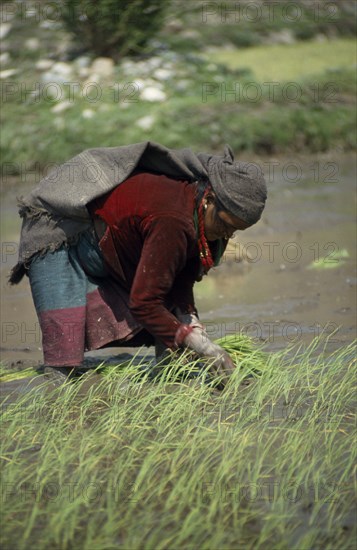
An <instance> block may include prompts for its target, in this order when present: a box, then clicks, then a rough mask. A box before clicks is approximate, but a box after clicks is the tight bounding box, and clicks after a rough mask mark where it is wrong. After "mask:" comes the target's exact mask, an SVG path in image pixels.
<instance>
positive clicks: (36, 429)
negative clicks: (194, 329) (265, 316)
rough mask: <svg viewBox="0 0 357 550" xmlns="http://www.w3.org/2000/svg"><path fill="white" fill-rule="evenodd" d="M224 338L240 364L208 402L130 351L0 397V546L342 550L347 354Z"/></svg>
mask: <svg viewBox="0 0 357 550" xmlns="http://www.w3.org/2000/svg"><path fill="white" fill-rule="evenodd" d="M226 344H227V348H229V349H230V352H231V353H235V354H236V356H237V362H238V363H239V361H240V364H241V366H238V368H237V373H235V375H233V376H232V380H231V381H230V383H229V384H227V386H226V388H225V390H224V391H223V392H218V391H216V390H215V389H214V388H212V387H210V386H209V385H207V384H205V383H200V382H199V381H198V379H197V378H195V379H184V380H181V381H180V382H179V383H178V381H177V377H176V375H177V372H179V370H180V368H181V367H183V364H182V363H181V362H180V357H179V356H177V357H176V358H175V364H171V365H163V370H164V375H163V376H162V377H158V378H157V379H156V378H155V379H154V380H150V377H149V375H148V372H147V370H145V369H143V368H141V367H144V366H145V365H146V366H147V365H150V364H151V363H150V361H151V360H152V359H151V358H149V357H147V358H145V357H143V358H141V359H140V360H139V356H137V357H136V360H137V362H136V361H132V364H130V365H126V366H125V367H123V366H120V365H118V367H117V368H115V367H111V368H108V369H106V368H105V369H104V370H102V374H100V375H98V374H97V373H94V374H93V373H89V374H88V376H87V375H85V376H83V377H82V379H79V380H78V381H76V382H75V383H74V384H66V385H65V386H64V387H63V388H60V389H59V388H57V389H51V388H50V384H49V383H48V382H43V378H41V377H38V376H37V377H36V376H35V377H34V378H33V380H34V381H36V382H37V384H36V385H35V384H33V385H32V386H29V388H30V387H31V389H29V391H27V392H23V393H21V394H20V395H19V396H18V399H17V400H15V401H14V400H11V399H10V398H8V399H6V396H5V393H4V392H3V398H4V399H5V402H4V407H3V409H2V418H1V420H2V442H1V445H2V448H1V452H0V456H1V460H2V464H3V467H2V507H1V525H2V531H1V543H2V545H3V546H4V547H5V548H9V547H12V548H19V549H22V548H23V549H25V548H29V547H35V546H36V548H39V549H45V548H61V549H62V548H63V549H72V548H83V549H88V550H89V549H90V550H93V549H97V550H99V549H102V548H120V547H122V548H133V549H135V548H138V549H139V548H158V549H162V550H163V549H166V548H185V549H186V548H188V549H194V548H205V549H210V548H213V547H214V548H237V547H244V548H254V549H255V548H257V549H258V550H263V549H265V548H274V549H275V548H278V549H286V548H292V549H294V550H297V549H299V550H300V549H306V550H308V549H310V548H316V549H319V548H321V549H322V548H323V549H324V548H328V549H330V550H333V549H335V548H353V544H354V541H355V535H354V531H353V517H354V514H353V510H354V494H355V493H354V489H355V487H354V463H355V452H354V446H353V438H354V427H355V424H354V422H355V397H354V392H353V382H354V381H355V379H356V374H355V372H356V371H355V365H354V363H353V361H354V351H355V347H354V345H353V344H350V345H347V346H344V347H343V348H341V349H339V350H334V351H330V348H329V344H328V342H327V343H326V345H323V342H322V341H321V339H320V340H318V341H314V342H312V343H311V345H310V346H308V347H307V348H303V347H302V346H300V348H293V347H291V348H288V349H285V350H281V351H278V352H273V353H269V352H267V351H266V350H263V349H261V348H260V347H255V346H254V345H253V343H252V342H248V341H245V343H244V342H243V344H244V346H245V347H244V346H243V345H242V342H241V343H240V344H239V343H238V342H234V340H233V339H232V338H231V337H230V338H229V339H228V341H227V342H226ZM222 345H223V342H222ZM227 348H226V349H227ZM238 357H239V359H238ZM249 361H250V364H251V366H252V367H253V366H254V363H255V364H258V366H259V372H260V374H259V376H254V377H252V378H251V379H250V383H249V384H247V385H244V384H243V383H242V382H244V375H243V371H244V364H246V365H248V364H249ZM186 365H187V363H186ZM175 369H176V370H175ZM31 380H32V379H31ZM41 380H42V382H41ZM91 380H92V381H91ZM3 387H4V388H6V383H4V384H3Z"/></svg>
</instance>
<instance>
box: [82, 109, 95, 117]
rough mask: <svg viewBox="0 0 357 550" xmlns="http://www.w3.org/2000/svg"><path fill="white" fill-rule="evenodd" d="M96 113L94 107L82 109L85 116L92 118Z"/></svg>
mask: <svg viewBox="0 0 357 550" xmlns="http://www.w3.org/2000/svg"><path fill="white" fill-rule="evenodd" d="M94 115H95V112H94V111H93V109H83V111H82V117H83V118H86V119H90V118H93V117H94Z"/></svg>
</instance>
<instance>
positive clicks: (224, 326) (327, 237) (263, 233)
mask: <svg viewBox="0 0 357 550" xmlns="http://www.w3.org/2000/svg"><path fill="white" fill-rule="evenodd" d="M263 168H264V171H265V174H266V177H267V180H268V188H269V198H268V202H267V206H266V209H265V212H264V215H263V218H262V220H261V221H260V222H259V223H258V224H257V225H256V226H254V227H253V228H250V229H248V230H247V231H245V232H240V233H239V235H237V237H236V238H235V239H233V240H232V241H231V243H230V247H229V249H228V250H227V252H226V254H225V256H224V258H223V262H222V264H221V266H220V267H219V268H216V269H214V270H213V272H211V273H210V275H209V276H208V277H205V278H204V280H203V281H202V282H201V283H198V284H197V285H196V287H195V296H196V305H197V307H198V310H199V312H200V317H201V320H202V321H203V322H204V323H205V324H206V327H207V331H208V333H209V334H210V336H211V337H212V338H213V339H214V338H219V337H222V336H224V335H225V334H232V333H235V332H244V333H246V334H248V335H250V336H251V337H252V338H253V339H255V340H256V341H257V342H259V343H261V342H265V343H266V345H267V347H268V349H272V350H273V349H279V348H283V347H284V346H286V345H290V344H299V343H301V342H302V343H308V342H310V341H311V340H312V338H314V337H315V336H318V335H322V338H325V341H326V342H327V346H328V349H334V348H336V347H340V346H343V345H345V344H346V343H348V342H351V341H352V340H353V339H354V338H355V335H356V312H355V306H354V304H355V303H356V282H357V277H356V270H355V266H356V255H355V254H356V253H355V231H354V212H355V200H356V198H355V183H354V182H355V157H354V155H352V154H350V155H348V154H343V155H342V154H329V155H321V156H319V157H304V158H296V157H294V158H293V159H292V158H285V157H284V158H279V159H269V161H268V160H267V161H265V162H264V163H263ZM35 183H36V182H35V181H30V180H28V181H26V182H23V181H22V182H21V181H19V179H18V178H14V177H12V178H9V177H8V178H6V179H5V180H4V181H3V182H2V191H1V197H2V211H1V241H2V242H1V279H2V283H1V319H2V322H1V329H2V330H1V349H0V358H1V363H2V364H3V365H5V366H6V367H8V368H9V369H12V370H16V369H24V368H28V367H29V366H33V367H34V368H36V369H41V362H42V347H41V332H40V328H39V324H38V320H37V317H36V312H35V309H34V306H33V303H32V298H31V290H30V287H29V283H28V280H27V279H26V278H25V279H24V280H23V281H22V282H21V283H20V284H19V285H17V286H12V287H11V286H9V285H8V283H7V277H8V274H9V271H10V269H11V267H12V266H13V265H14V264H15V263H16V258H17V248H18V240H19V230H20V223H21V221H20V218H19V217H18V214H17V206H16V197H17V196H19V195H22V194H26V193H28V192H29V191H30V190H31V188H32V187H33V186H34V185H35ZM136 351H137V350H133V349H131V348H125V349H123V348H120V349H119V348H118V355H120V354H123V352H124V353H125V352H126V353H128V354H129V356H131V355H132V354H133V352H134V353H135V352H136ZM117 359H118V357H117V356H116V352H115V349H113V348H108V349H107V350H99V351H97V352H89V353H88V354H87V358H86V361H87V364H88V365H89V366H93V365H98V364H100V363H101V362H103V361H108V360H109V361H115V360H117ZM39 373H40V370H39ZM31 383H35V382H31ZM8 384H13V386H14V387H16V384H15V383H12V382H11V383H9V382H8V383H6V386H7V388H8V389H10V388H9V386H8ZM24 384H25V383H24V382H21V384H19V388H23V387H25V386H24ZM26 387H27V388H28V386H26ZM28 389H29V388H28ZM19 391H20V392H22V391H23V389H19ZM27 391H28V390H27Z"/></svg>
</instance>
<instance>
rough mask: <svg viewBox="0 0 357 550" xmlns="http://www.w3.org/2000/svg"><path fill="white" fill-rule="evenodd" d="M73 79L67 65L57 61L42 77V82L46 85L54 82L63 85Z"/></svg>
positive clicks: (71, 71) (69, 66)
mask: <svg viewBox="0 0 357 550" xmlns="http://www.w3.org/2000/svg"><path fill="white" fill-rule="evenodd" d="M72 77H73V70H72V67H71V65H70V64H69V63H64V62H62V61H59V62H58V63H55V64H54V65H52V67H51V69H50V70H49V71H47V72H45V73H44V74H43V75H42V81H43V82H44V83H45V84H47V83H50V82H55V83H57V84H63V83H64V82H68V81H70V79H71V78H72Z"/></svg>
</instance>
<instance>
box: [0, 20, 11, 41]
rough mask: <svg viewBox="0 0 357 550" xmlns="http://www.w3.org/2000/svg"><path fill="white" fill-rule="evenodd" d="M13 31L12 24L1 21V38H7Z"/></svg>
mask: <svg viewBox="0 0 357 550" xmlns="http://www.w3.org/2000/svg"><path fill="white" fill-rule="evenodd" d="M10 31H11V24H10V23H1V24H0V40H2V39H3V38H5V36H7V35H8V34H9V32H10Z"/></svg>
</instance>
